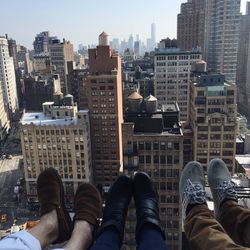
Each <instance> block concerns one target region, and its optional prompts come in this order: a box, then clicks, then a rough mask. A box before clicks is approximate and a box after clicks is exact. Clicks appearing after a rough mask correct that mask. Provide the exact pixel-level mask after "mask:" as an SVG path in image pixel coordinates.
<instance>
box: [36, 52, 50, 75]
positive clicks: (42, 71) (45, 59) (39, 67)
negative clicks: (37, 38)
mask: <svg viewBox="0 0 250 250" xmlns="http://www.w3.org/2000/svg"><path fill="white" fill-rule="evenodd" d="M33 70H34V72H35V73H38V74H39V75H42V76H46V75H49V74H51V65H50V56H49V53H40V54H35V55H34V57H33Z"/></svg>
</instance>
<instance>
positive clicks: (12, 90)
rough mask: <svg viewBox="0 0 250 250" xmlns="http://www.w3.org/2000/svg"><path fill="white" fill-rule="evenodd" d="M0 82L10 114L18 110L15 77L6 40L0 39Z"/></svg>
mask: <svg viewBox="0 0 250 250" xmlns="http://www.w3.org/2000/svg"><path fill="white" fill-rule="evenodd" d="M0 82H1V88H2V91H3V97H4V103H5V104H6V105H7V106H8V109H9V112H10V114H13V113H15V112H16V111H17V110H18V97H17V87H16V76H15V69H14V63H13V58H12V57H10V56H9V48H8V40H7V39H6V38H5V37H0Z"/></svg>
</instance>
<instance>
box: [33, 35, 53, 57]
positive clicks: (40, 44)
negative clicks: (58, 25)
mask: <svg viewBox="0 0 250 250" xmlns="http://www.w3.org/2000/svg"><path fill="white" fill-rule="evenodd" d="M33 46H34V51H35V54H40V53H48V52H49V31H43V32H41V33H39V34H37V35H36V37H35V41H34V42H33Z"/></svg>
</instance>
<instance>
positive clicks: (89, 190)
mask: <svg viewBox="0 0 250 250" xmlns="http://www.w3.org/2000/svg"><path fill="white" fill-rule="evenodd" d="M74 203H75V217H74V221H76V220H84V221H87V222H88V223H90V224H91V225H93V226H94V227H95V229H96V228H97V226H98V225H99V223H98V218H100V216H101V213H102V200H101V196H100V193H99V191H98V190H97V189H96V188H95V187H94V186H93V185H92V184H90V183H83V184H81V185H80V186H79V187H78V189H77V191H76V194H75V201H74Z"/></svg>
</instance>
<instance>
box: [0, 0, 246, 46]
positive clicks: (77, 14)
mask: <svg viewBox="0 0 250 250" xmlns="http://www.w3.org/2000/svg"><path fill="white" fill-rule="evenodd" d="M246 1H247V0H242V9H245V3H246ZM182 2H186V0H154V1H153V0H106V1H104V0H0V8H1V15H0V35H4V34H5V33H7V34H9V36H10V37H12V38H14V39H16V40H17V42H18V43H19V44H23V45H25V46H27V47H29V48H32V42H33V40H34V37H35V35H36V34H37V33H39V32H41V31H45V30H49V31H50V34H51V35H57V36H58V37H59V38H63V37H65V38H66V39H67V40H70V41H71V42H72V43H73V44H74V45H75V47H76V46H78V44H80V43H83V44H93V43H97V37H98V35H99V33H101V32H102V31H103V30H104V31H106V32H107V33H108V34H109V35H110V39H112V38H114V37H118V38H119V39H120V40H121V39H123V38H126V39H127V38H128V36H129V34H133V35H136V34H139V35H140V37H141V38H142V40H145V39H146V38H147V37H149V36H150V25H151V23H152V22H153V21H154V22H155V23H156V38H157V41H158V40H160V39H161V38H165V37H167V36H168V37H170V38H173V37H176V22H177V14H178V13H179V11H180V4H181V3H182ZM75 49H77V48H75Z"/></svg>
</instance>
